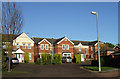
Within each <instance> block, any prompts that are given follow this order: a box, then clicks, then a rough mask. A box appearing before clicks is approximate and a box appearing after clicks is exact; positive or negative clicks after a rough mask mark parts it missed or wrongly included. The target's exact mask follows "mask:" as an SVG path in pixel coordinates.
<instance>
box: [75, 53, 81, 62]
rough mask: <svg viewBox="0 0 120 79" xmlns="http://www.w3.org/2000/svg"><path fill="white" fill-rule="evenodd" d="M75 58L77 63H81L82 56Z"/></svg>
mask: <svg viewBox="0 0 120 79" xmlns="http://www.w3.org/2000/svg"><path fill="white" fill-rule="evenodd" d="M75 58H76V63H80V62H81V54H76V55H75Z"/></svg>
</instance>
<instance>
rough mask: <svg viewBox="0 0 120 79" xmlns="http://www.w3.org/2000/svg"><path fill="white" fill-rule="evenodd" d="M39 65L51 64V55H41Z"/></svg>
mask: <svg viewBox="0 0 120 79" xmlns="http://www.w3.org/2000/svg"><path fill="white" fill-rule="evenodd" d="M41 63H42V64H52V55H51V54H41Z"/></svg>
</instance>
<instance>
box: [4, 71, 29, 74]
mask: <svg viewBox="0 0 120 79" xmlns="http://www.w3.org/2000/svg"><path fill="white" fill-rule="evenodd" d="M26 73H29V72H26V71H11V72H8V71H2V74H26Z"/></svg>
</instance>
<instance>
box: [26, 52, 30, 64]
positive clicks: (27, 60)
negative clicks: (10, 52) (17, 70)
mask: <svg viewBox="0 0 120 79" xmlns="http://www.w3.org/2000/svg"><path fill="white" fill-rule="evenodd" d="M25 63H29V53H28V52H26V53H25Z"/></svg>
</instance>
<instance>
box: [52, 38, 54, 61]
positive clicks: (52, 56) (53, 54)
mask: <svg viewBox="0 0 120 79" xmlns="http://www.w3.org/2000/svg"><path fill="white" fill-rule="evenodd" d="M53 39H54V38H52V59H53V60H54V52H53Z"/></svg>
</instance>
